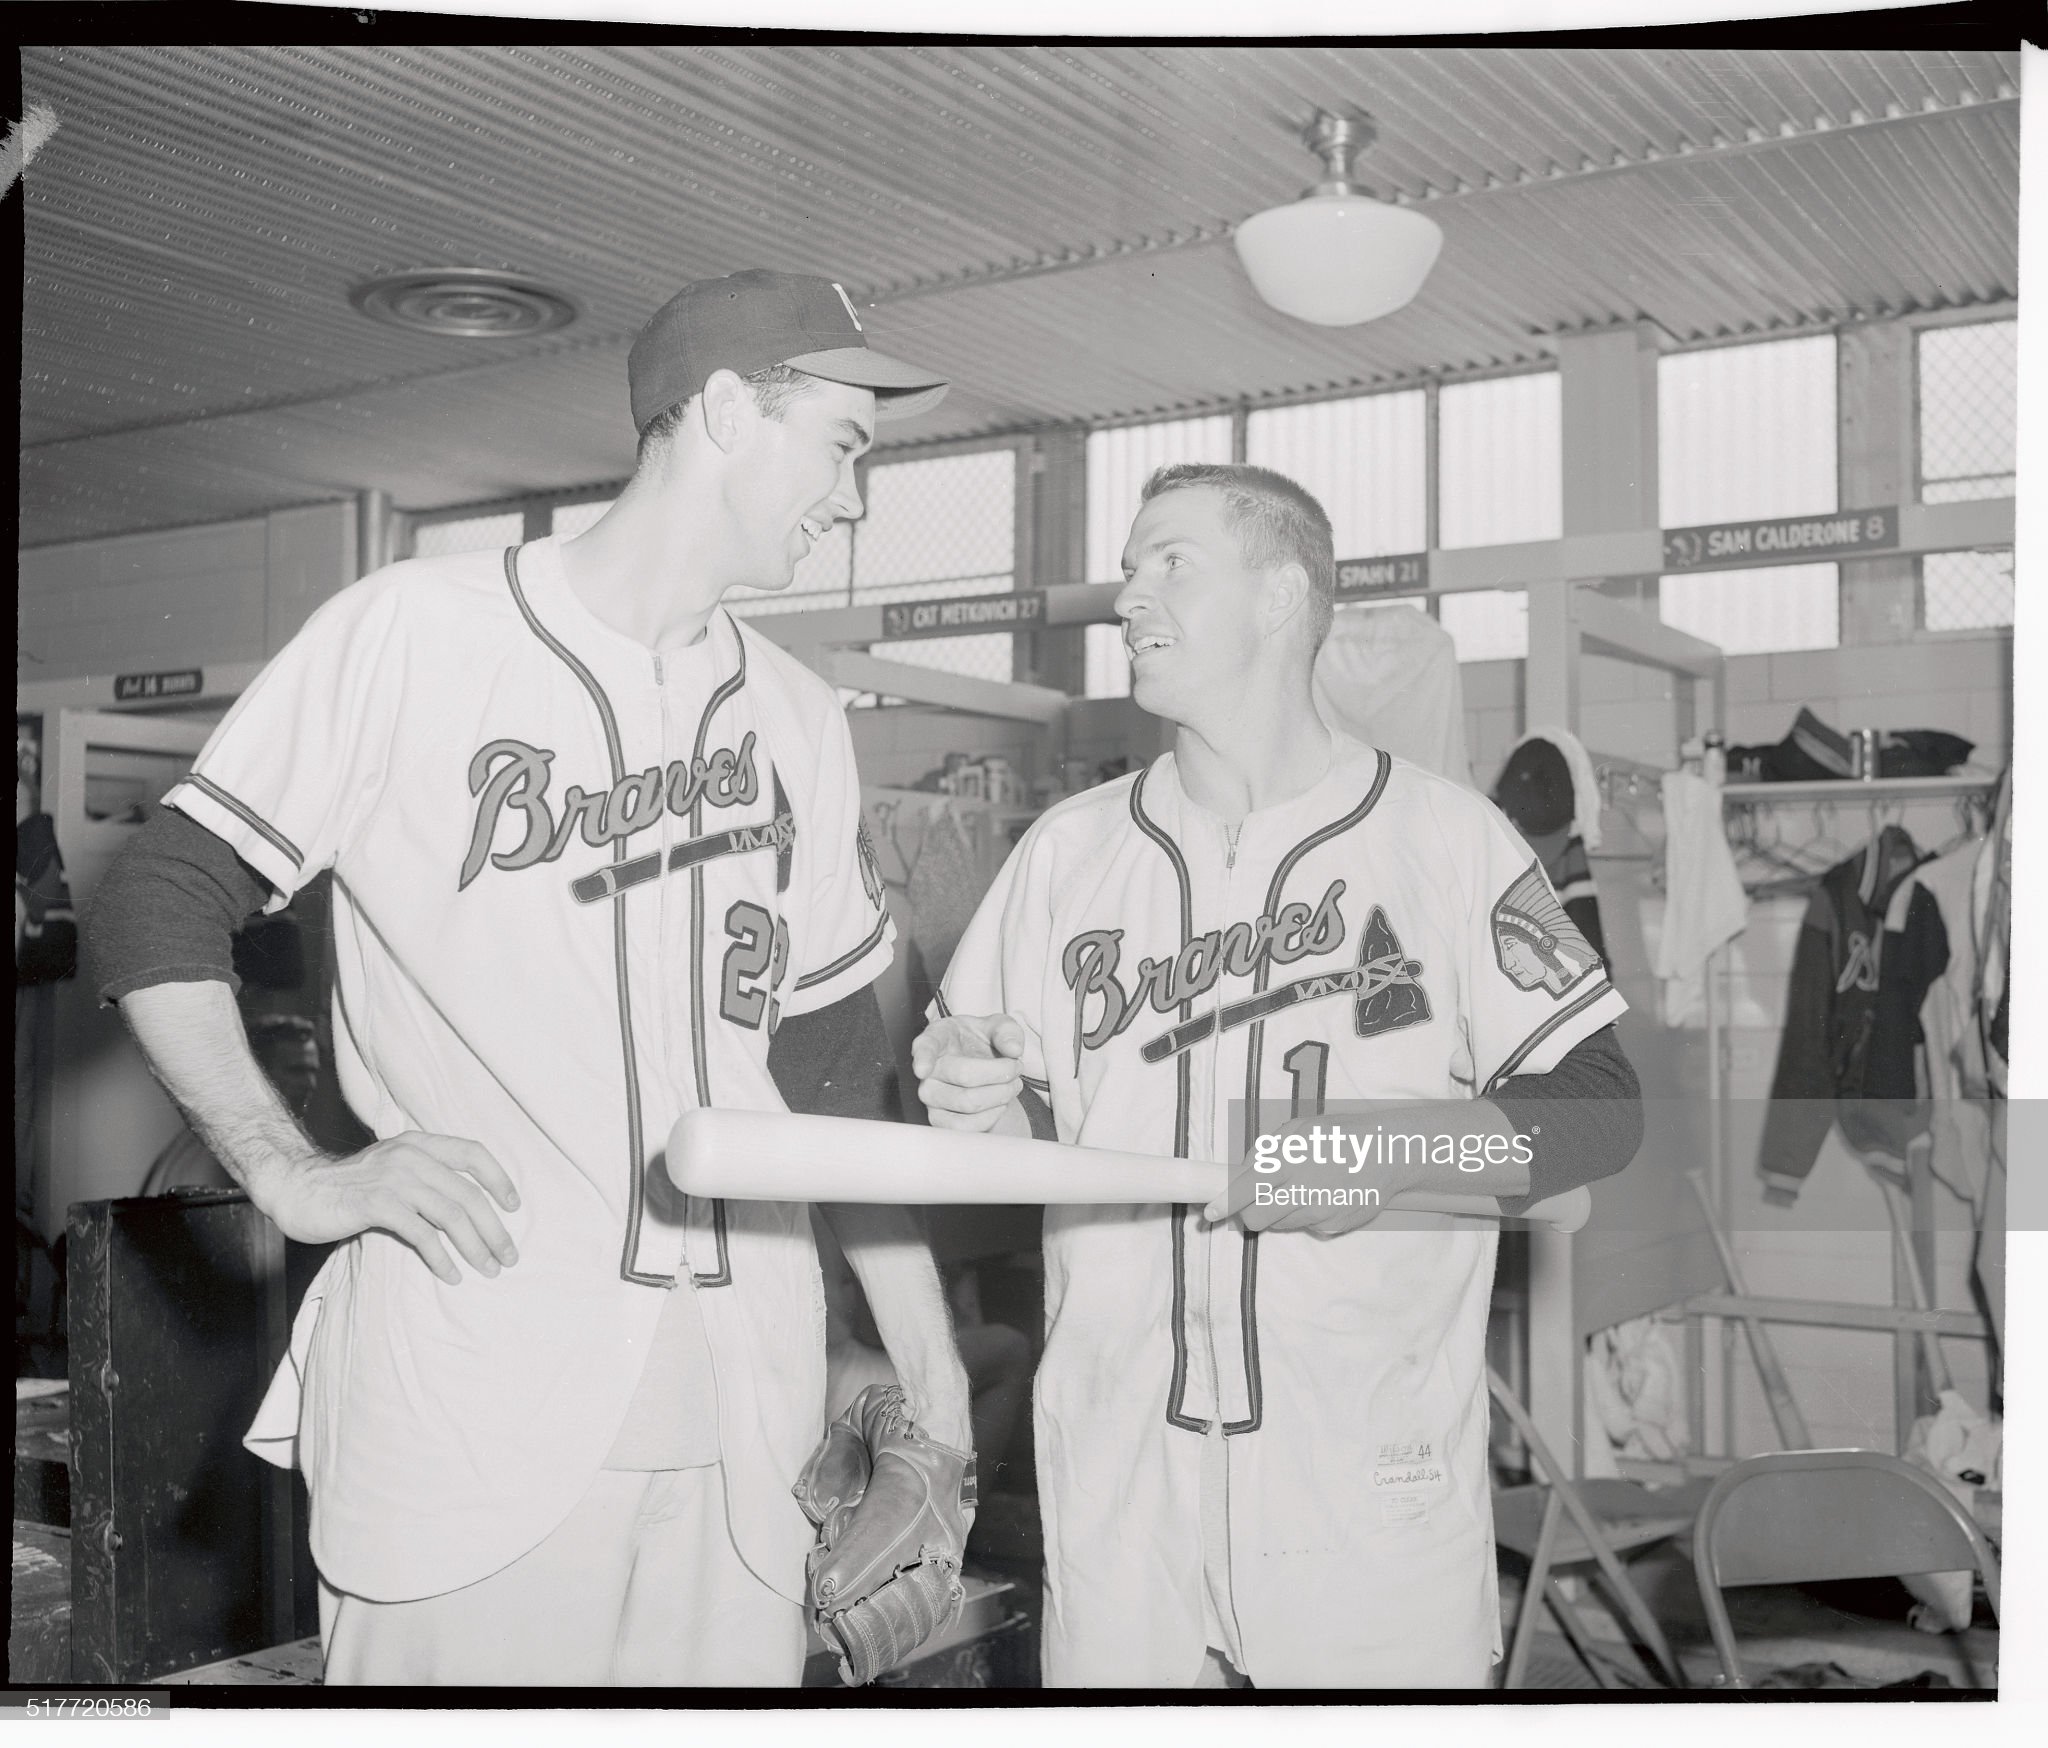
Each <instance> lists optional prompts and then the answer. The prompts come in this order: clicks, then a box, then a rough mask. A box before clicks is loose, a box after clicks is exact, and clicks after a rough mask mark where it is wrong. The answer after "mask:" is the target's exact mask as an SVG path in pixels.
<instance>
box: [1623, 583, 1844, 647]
mask: <svg viewBox="0 0 2048 1748" xmlns="http://www.w3.org/2000/svg"><path fill="white" fill-rule="evenodd" d="M1657 616H1658V617H1659V618H1660V619H1662V620H1663V621H1664V623H1665V624H1666V625H1671V626H1676V627H1677V628H1678V629H1679V630H1680V631H1689V632H1691V633H1692V634H1693V636H1695V637H1704V638H1705V639H1706V640H1707V641H1708V642H1709V643H1715V644H1719V645H1720V647H1721V650H1722V653H1723V654H1725V655H1767V654H1771V653H1774V652H1777V651H1783V650H1795V649H1833V648H1835V647H1836V646H1837V645H1838V644H1839V643H1840V642H1841V641H1842V595H1841V583H1840V577H1839V575H1838V573H1837V571H1836V568H1835V566H1833V565H1831V564H1785V565H1772V566H1770V567H1769V568H1768V569H1764V570H1748V571H1701V572H1693V573H1688V574H1686V575H1684V576H1673V577H1665V578H1664V579H1663V581H1662V584H1661V585H1660V587H1659V589H1658V610H1657Z"/></svg>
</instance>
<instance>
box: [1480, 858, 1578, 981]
mask: <svg viewBox="0 0 2048 1748" xmlns="http://www.w3.org/2000/svg"><path fill="white" fill-rule="evenodd" d="M1493 957H1494V962H1495V963H1496V964H1498V965H1499V966H1500V968H1501V970H1502V971H1504V972H1506V973H1507V975H1508V978H1509V980H1510V981H1511V982H1513V984H1514V985H1515V987H1516V988H1517V989H1547V990H1549V991H1550V993H1551V995H1552V996H1553V997H1561V996H1563V994H1564V992H1565V991H1566V990H1568V989H1570V988H1571V987H1572V985H1573V984H1575V983H1577V982H1579V981H1580V980H1581V979H1582V978H1584V977H1585V976H1586V975H1587V974H1588V973H1589V972H1591V971H1592V970H1593V969H1594V968H1595V967H1597V966H1598V965H1599V963H1600V955H1599V954H1598V953H1596V952H1594V951H1593V949H1592V947H1591V946H1590V945H1588V944H1587V941H1586V937H1585V936H1584V935H1582V934H1580V933H1579V931H1578V929H1577V928H1576V927H1575V926H1574V925H1573V923H1572V919H1571V918H1570V917H1568V916H1567V915H1566V914H1565V909H1564V906H1563V905H1561V904H1559V903H1558V902H1557V895H1556V894H1555V893H1554V892H1552V891H1551V890H1550V882H1549V881H1547V880H1545V879H1544V878H1543V870H1542V869H1541V868H1539V867H1538V866H1537V865H1536V864H1535V863H1534V862H1531V863H1530V864H1529V866H1528V868H1527V869H1526V870H1524V871H1523V873H1522V874H1521V875H1520V877H1519V878H1517V879H1516V881H1515V883H1514V884H1513V885H1512V886H1510V887H1509V888H1508V889H1507V891H1505V892H1503V893H1502V894H1501V895H1500V902H1499V903H1497V904H1496V905H1495V906H1494V907H1493Z"/></svg>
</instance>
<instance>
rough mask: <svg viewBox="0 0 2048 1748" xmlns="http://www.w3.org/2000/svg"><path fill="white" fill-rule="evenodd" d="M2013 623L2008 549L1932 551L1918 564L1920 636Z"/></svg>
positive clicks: (1983, 629) (1983, 628) (2010, 554)
mask: <svg viewBox="0 0 2048 1748" xmlns="http://www.w3.org/2000/svg"><path fill="white" fill-rule="evenodd" d="M2011 623H2012V548H2011V547H2009V546H2008V547H2005V548H2003V549H2001V550H1999V551H1996V552H1930V553H1929V554H1928V555H1927V556H1926V557H1925V558H1924V559H1922V560H1921V561H1920V626H1921V629H1922V630H1924V631H1988V630H1991V629H1993V628H1995V627H1998V626H2005V625H2010V624H2011Z"/></svg>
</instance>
